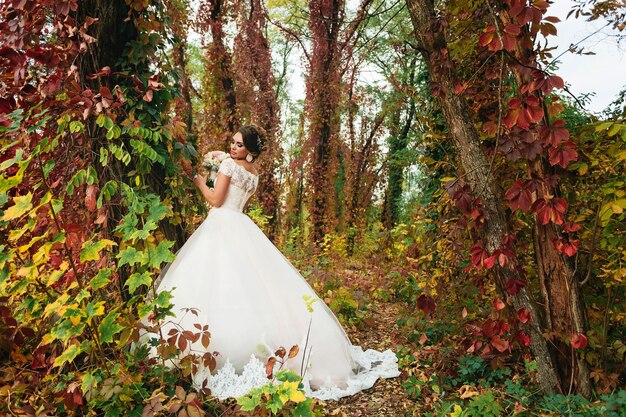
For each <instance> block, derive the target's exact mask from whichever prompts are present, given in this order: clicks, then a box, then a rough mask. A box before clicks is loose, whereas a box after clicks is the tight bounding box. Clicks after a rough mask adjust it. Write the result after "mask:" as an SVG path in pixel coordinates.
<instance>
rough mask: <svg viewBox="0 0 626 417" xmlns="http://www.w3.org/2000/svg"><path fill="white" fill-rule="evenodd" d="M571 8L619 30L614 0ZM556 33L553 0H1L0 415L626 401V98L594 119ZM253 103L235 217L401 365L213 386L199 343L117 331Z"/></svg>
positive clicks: (317, 411)
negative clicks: (165, 357)
mask: <svg viewBox="0 0 626 417" xmlns="http://www.w3.org/2000/svg"><path fill="white" fill-rule="evenodd" d="M573 7H574V9H573V12H572V15H571V18H572V19H574V18H577V19H580V22H584V21H587V20H590V19H591V20H595V19H599V20H601V21H604V22H606V25H607V26H606V29H605V30H609V31H611V34H612V36H613V38H615V39H618V40H623V36H624V32H623V30H624V27H625V22H624V16H625V15H626V13H625V10H624V5H623V2H619V1H615V0H593V1H592V0H589V1H586V0H583V1H577V2H575V3H574V5H573ZM558 25H559V23H558V19H557V18H556V17H554V15H552V14H551V8H550V4H549V3H548V2H546V1H541V0H532V1H527V0H491V1H479V2H467V1H460V0H452V1H446V2H434V4H433V2H430V1H428V0H406V1H389V0H363V1H360V2H345V1H342V0H334V1H330V0H309V1H307V2H305V1H300V0H286V1H282V0H279V1H261V0H250V1H245V2H243V1H233V0H201V1H190V0H124V1H122V0H115V1H112V0H81V1H78V0H55V1H52V0H36V1H35V0H29V1H26V0H10V1H4V2H1V3H0V38H1V39H2V45H1V46H0V71H1V77H0V357H1V358H2V362H1V364H0V367H1V368H2V372H0V397H1V399H2V401H1V402H0V410H1V412H2V414H6V415H13V416H53V415H54V416H63V415H72V416H79V415H91V416H107V417H109V416H122V415H130V416H146V417H147V416H180V417H185V416H198V415H206V416H237V415H261V416H269V415H282V416H289V415H293V416H312V415H313V416H321V415H336V416H412V415H430V416H442V417H443V416H500V415H502V416H505V415H506V416H509V415H510V416H512V415H520V416H530V415H547V416H560V415H577V416H578V415H580V416H610V417H613V416H624V415H626V414H625V411H624V410H626V391H624V386H625V378H626V368H625V366H624V360H625V356H626V344H625V343H626V326H625V325H624V323H625V318H626V300H625V297H624V278H625V277H626V267H625V266H624V265H625V263H626V251H625V247H626V234H625V227H624V226H625V223H626V213H625V210H626V191H625V184H624V178H626V169H625V168H626V122H625V110H624V99H625V98H626V92H625V91H624V89H623V86H620V85H615V86H613V87H614V92H615V97H616V100H615V102H614V103H612V104H611V105H609V106H608V107H607V108H606V110H605V111H604V112H603V113H602V114H591V113H589V112H588V111H586V110H585V108H584V106H585V101H586V98H585V97H574V96H572V94H571V93H570V92H569V91H568V89H567V80H564V79H562V78H561V77H559V75H558V74H559V68H558V65H559V63H558V60H556V61H555V58H556V57H554V56H552V52H553V50H552V49H551V48H552V46H553V45H555V44H557V43H558V42H559V33H558ZM577 52H583V50H581V49H580V48H579V47H576V46H573V47H572V48H571V50H570V52H569V53H577ZM585 52H586V50H585ZM588 59H589V63H590V65H593V62H594V61H593V59H594V58H593V56H589V57H588ZM368 74H369V75H368ZM611 81H612V80H605V83H610V82H611ZM249 122H254V123H256V124H257V125H259V126H261V127H263V128H264V130H265V131H266V132H267V149H266V151H265V152H264V154H263V157H262V158H260V160H259V170H260V171H261V176H260V178H261V182H260V184H259V190H258V192H257V195H256V197H255V199H254V201H252V203H251V204H250V207H249V209H248V213H247V214H248V215H249V216H250V217H251V218H252V219H253V220H254V221H255V222H257V224H258V225H259V226H260V227H261V228H262V229H263V230H264V232H265V233H266V234H267V235H268V236H269V237H270V238H271V239H272V240H273V242H275V243H276V245H277V246H278V247H279V248H280V249H281V251H283V253H285V255H286V256H287V257H288V258H289V259H290V260H291V261H292V262H293V263H294V265H295V266H296V267H297V268H298V269H299V270H300V271H301V272H302V273H303V275H304V276H305V277H306V279H307V280H308V281H309V282H310V283H311V285H312V286H313V287H314V288H315V289H316V291H317V293H318V294H319V295H320V297H323V298H324V300H325V301H326V302H327V303H328V305H329V306H330V308H331V309H332V310H333V311H334V312H335V314H336V315H337V316H338V318H339V320H340V321H341V323H342V324H343V325H344V327H345V328H346V329H347V332H348V333H349V335H350V337H351V339H352V341H353V343H355V344H359V345H362V346H363V347H365V348H368V347H369V348H375V349H378V350H384V349H387V348H390V349H393V350H394V351H395V352H396V353H397V356H398V361H399V365H400V369H401V371H402V375H401V376H400V377H398V378H394V379H390V380H384V381H379V382H378V383H377V384H376V385H375V386H374V387H373V388H372V389H371V390H367V391H364V392H361V393H359V394H357V395H354V396H352V397H349V398H345V399H342V400H341V401H338V402H334V401H328V402H320V401H313V400H312V399H310V398H305V397H304V395H303V394H302V392H301V391H300V390H299V389H298V382H299V379H298V377H297V376H294V375H293V374H288V373H283V374H281V375H280V378H281V380H282V381H284V382H285V383H284V384H282V385H278V384H270V383H269V382H268V385H266V386H264V387H262V388H260V391H259V392H258V393H257V394H256V395H251V396H250V397H248V398H245V399H243V400H240V401H239V402H237V401H235V400H227V401H217V400H216V399H215V398H213V397H211V395H210V393H208V392H203V391H201V392H197V391H196V390H194V389H193V388H192V387H191V385H190V374H191V373H192V372H193V371H194V370H195V369H196V367H197V365H198V363H199V361H203V362H204V363H205V364H206V365H207V366H212V363H213V358H212V357H211V355H204V356H202V357H194V356H193V355H187V356H185V357H183V358H181V362H180V365H181V366H180V369H178V370H176V371H172V370H169V369H167V368H165V367H164V366H163V364H162V363H154V361H149V360H148V359H147V358H146V355H147V352H146V349H143V348H133V346H135V344H134V342H135V341H136V340H137V337H138V334H139V330H140V327H141V324H140V322H139V320H138V319H139V317H144V316H147V315H152V316H153V317H154V318H155V319H160V318H164V317H166V316H167V314H168V313H169V311H170V294H169V293H168V292H162V293H161V294H160V295H158V296H157V297H154V296H153V289H154V285H155V281H156V280H157V278H158V276H159V273H160V272H161V270H162V269H163V268H164V267H165V266H166V265H167V264H168V263H170V262H172V260H173V259H174V253H175V252H176V250H177V249H178V248H180V246H181V245H182V243H183V242H185V240H186V239H187V238H188V237H189V235H190V234H191V233H192V232H193V230H195V228H196V227H197V225H198V224H199V223H200V221H201V220H202V219H203V218H204V216H206V206H205V205H204V204H203V202H202V200H201V197H200V195H199V194H198V193H197V192H196V191H194V188H193V186H192V184H191V181H190V177H191V175H192V172H193V171H194V170H195V169H197V168H198V167H199V158H200V157H201V156H202V154H204V153H205V152H206V151H209V150H224V149H225V148H226V144H227V141H228V140H229V139H230V136H231V135H232V134H233V132H234V131H235V130H236V129H237V128H238V127H239V126H240V125H243V124H246V123H249ZM207 325H208V326H209V328H208V330H207V328H202V327H201V328H200V329H198V331H197V332H195V333H194V332H190V333H189V332H187V333H182V332H181V333H179V334H178V333H177V334H172V335H165V336H164V337H163V338H161V339H160V340H157V339H155V340H154V344H155V345H156V346H155V347H156V348H157V349H159V350H160V351H161V352H162V353H164V354H172V355H176V354H177V352H178V351H179V350H184V348H185V347H186V345H187V343H188V342H189V341H191V340H198V341H201V342H202V343H204V344H208V345H209V346H210V339H209V333H210V326H211V324H210V323H208V324H207Z"/></svg>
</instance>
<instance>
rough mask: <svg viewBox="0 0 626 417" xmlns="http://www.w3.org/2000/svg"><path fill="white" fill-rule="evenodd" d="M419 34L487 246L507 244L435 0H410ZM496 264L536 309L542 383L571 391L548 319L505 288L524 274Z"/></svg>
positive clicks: (496, 193)
mask: <svg viewBox="0 0 626 417" xmlns="http://www.w3.org/2000/svg"><path fill="white" fill-rule="evenodd" d="M407 6H408V9H409V13H410V15H411V20H412V22H413V26H414V28H415V35H416V38H417V41H418V42H419V44H420V48H421V53H422V56H423V58H424V60H425V61H426V64H427V67H428V70H429V73H430V75H431V78H432V80H433V81H434V82H436V83H438V84H439V85H441V87H442V89H443V91H444V92H447V93H444V94H443V95H442V96H440V99H439V102H440V104H441V107H442V110H443V113H444V116H445V119H446V120H447V122H448V126H449V129H450V136H451V138H452V140H453V146H454V148H455V151H456V154H457V156H458V158H459V160H460V163H461V166H462V168H463V170H464V171H465V176H466V179H467V182H468V184H469V185H470V187H471V188H472V190H473V192H474V194H475V195H476V197H479V198H480V199H481V202H482V205H483V207H484V209H485V217H486V220H485V224H484V228H483V231H482V233H483V239H484V242H485V246H486V249H487V250H488V251H489V252H490V253H491V252H493V251H495V250H497V249H499V248H500V247H501V244H502V241H503V239H504V237H505V235H506V234H507V233H508V232H509V228H508V223H507V219H506V216H505V213H504V209H503V208H502V206H501V202H502V201H503V200H504V195H503V192H502V189H501V188H500V186H499V184H498V183H497V181H496V180H495V179H494V177H493V175H492V174H491V172H490V164H489V161H488V160H487V158H486V156H485V154H484V152H483V151H482V149H481V144H480V143H481V142H480V138H479V136H478V132H477V130H476V128H475V125H474V123H473V121H472V115H471V113H470V110H469V108H468V105H467V103H466V102H465V100H464V98H463V97H462V96H460V95H456V94H453V93H452V92H453V91H454V85H455V81H456V80H455V75H454V68H453V66H452V62H451V61H449V59H448V58H445V57H444V54H442V53H441V51H442V50H444V49H445V48H446V40H445V37H444V34H443V28H442V25H441V24H440V23H439V22H438V21H437V19H436V17H435V11H434V6H433V3H432V2H431V1H429V0H407ZM437 60H446V61H445V64H446V69H442V68H441V67H440V65H437V63H436V61H437ZM495 269H496V274H495V275H496V284H497V286H498V288H499V289H500V292H501V293H502V296H503V297H505V298H506V299H508V301H509V303H510V304H511V305H512V306H513V307H514V308H515V309H518V308H522V307H523V308H526V309H527V310H528V311H529V312H530V314H531V321H530V325H529V331H530V335H531V349H532V351H533V354H534V357H535V360H536V361H537V364H538V380H539V384H540V386H541V387H542V389H543V390H544V391H545V392H548V393H554V392H564V393H566V392H567V389H564V387H565V386H566V384H565V381H562V380H561V378H560V375H559V366H560V364H559V363H558V362H557V361H555V360H554V357H555V356H556V355H555V354H554V351H553V349H551V348H550V347H551V346H550V345H549V344H548V341H547V340H546V338H545V337H544V336H543V329H544V328H545V321H544V319H543V317H542V315H541V314H540V311H539V310H538V309H537V308H536V306H535V304H534V303H533V302H532V301H531V299H530V296H529V294H528V293H527V291H526V290H525V288H521V289H520V291H519V292H518V293H517V294H516V295H511V294H507V293H506V291H504V288H505V287H506V285H505V284H506V281H507V280H508V279H510V278H517V279H521V278H522V277H521V276H519V273H517V272H516V271H514V270H511V269H508V268H499V267H497V266H496V267H495Z"/></svg>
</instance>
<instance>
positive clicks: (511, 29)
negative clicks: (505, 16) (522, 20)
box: [504, 23, 520, 36]
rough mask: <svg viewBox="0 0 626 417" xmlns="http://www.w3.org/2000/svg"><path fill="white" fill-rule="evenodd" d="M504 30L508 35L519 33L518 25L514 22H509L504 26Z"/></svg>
mask: <svg viewBox="0 0 626 417" xmlns="http://www.w3.org/2000/svg"><path fill="white" fill-rule="evenodd" d="M504 31H505V32H506V33H508V34H510V35H513V36H517V35H519V34H520V26H519V25H516V24H515V23H509V24H507V25H506V26H505V27H504Z"/></svg>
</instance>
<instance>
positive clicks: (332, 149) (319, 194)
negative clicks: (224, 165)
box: [306, 0, 344, 243]
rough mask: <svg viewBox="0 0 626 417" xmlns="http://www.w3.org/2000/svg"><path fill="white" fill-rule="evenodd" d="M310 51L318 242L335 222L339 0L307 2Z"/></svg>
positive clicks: (308, 95) (309, 108)
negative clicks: (311, 48) (310, 37)
mask: <svg viewBox="0 0 626 417" xmlns="http://www.w3.org/2000/svg"><path fill="white" fill-rule="evenodd" d="M309 13H310V17H309V26H310V28H311V34H312V44H313V50H312V53H311V62H310V68H309V73H308V75H307V78H306V88H307V92H306V112H307V114H308V116H309V138H308V144H309V145H308V146H309V148H310V149H311V167H310V170H309V186H310V187H311V209H310V216H311V222H312V224H313V233H312V238H313V241H314V242H316V243H319V242H321V240H322V239H323V237H324V235H325V234H326V233H327V232H329V231H330V227H331V225H332V224H333V222H334V219H333V217H334V216H333V210H332V209H333V207H334V206H333V201H332V197H333V195H334V192H333V191H334V181H333V178H334V176H335V171H336V165H337V152H338V143H339V128H340V118H339V109H338V107H339V103H340V97H341V72H340V56H341V50H340V48H339V43H338V38H339V32H340V27H341V24H342V22H343V16H344V2H343V1H342V0H311V1H309Z"/></svg>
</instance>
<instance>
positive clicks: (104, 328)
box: [98, 311, 124, 343]
mask: <svg viewBox="0 0 626 417" xmlns="http://www.w3.org/2000/svg"><path fill="white" fill-rule="evenodd" d="M119 316H120V315H119V313H115V312H113V311H112V312H110V313H109V314H107V316H106V317H105V318H104V320H102V322H101V323H100V325H99V326H98V334H99V335H100V343H111V342H112V341H113V336H115V335H116V334H117V333H119V332H121V331H122V330H123V329H124V326H121V325H119V324H117V323H116V320H117V318H118V317H119Z"/></svg>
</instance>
